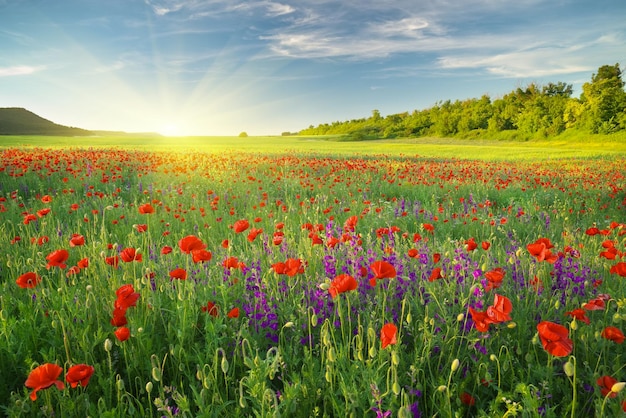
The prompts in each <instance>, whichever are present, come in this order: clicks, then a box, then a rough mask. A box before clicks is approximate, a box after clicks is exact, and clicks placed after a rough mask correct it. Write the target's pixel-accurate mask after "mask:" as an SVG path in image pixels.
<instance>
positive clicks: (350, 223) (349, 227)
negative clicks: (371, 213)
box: [343, 215, 359, 232]
mask: <svg viewBox="0 0 626 418" xmlns="http://www.w3.org/2000/svg"><path fill="white" fill-rule="evenodd" d="M358 221H359V217H358V216H356V215H354V216H351V217H349V218H348V219H346V221H345V222H344V223H343V230H344V231H345V232H354V229H355V228H356V224H357V222H358Z"/></svg>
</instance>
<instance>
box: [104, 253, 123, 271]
mask: <svg viewBox="0 0 626 418" xmlns="http://www.w3.org/2000/svg"><path fill="white" fill-rule="evenodd" d="M104 262H105V263H106V264H108V265H110V266H113V267H115V268H117V266H118V265H119V264H120V258H119V257H118V256H116V255H114V256H112V257H105V258H104Z"/></svg>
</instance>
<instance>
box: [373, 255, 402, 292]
mask: <svg viewBox="0 0 626 418" xmlns="http://www.w3.org/2000/svg"><path fill="white" fill-rule="evenodd" d="M370 270H372V272H373V273H374V277H372V278H371V279H370V285H372V286H376V280H377V279H393V278H394V277H396V274H397V273H396V268H395V267H394V266H393V265H391V264H390V263H389V262H387V261H380V260H379V261H374V262H373V263H372V264H370Z"/></svg>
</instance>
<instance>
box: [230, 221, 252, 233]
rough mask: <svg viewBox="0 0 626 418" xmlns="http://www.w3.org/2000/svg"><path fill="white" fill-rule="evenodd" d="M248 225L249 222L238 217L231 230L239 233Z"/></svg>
mask: <svg viewBox="0 0 626 418" xmlns="http://www.w3.org/2000/svg"><path fill="white" fill-rule="evenodd" d="M249 227H250V222H248V221H247V220H246V219H240V220H238V221H236V222H235V223H234V224H233V230H234V231H235V233H237V234H239V233H241V232H243V231H245V230H246V229H248V228H249Z"/></svg>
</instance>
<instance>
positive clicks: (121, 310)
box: [111, 306, 128, 327]
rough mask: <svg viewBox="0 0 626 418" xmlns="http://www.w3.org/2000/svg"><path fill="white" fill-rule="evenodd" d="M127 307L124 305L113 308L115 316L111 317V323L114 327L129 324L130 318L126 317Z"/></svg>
mask: <svg viewBox="0 0 626 418" xmlns="http://www.w3.org/2000/svg"><path fill="white" fill-rule="evenodd" d="M126 309H127V308H125V307H123V306H116V307H115V308H114V309H113V317H112V318H111V325H113V326H114V327H123V326H124V325H126V324H128V320H127V319H126Z"/></svg>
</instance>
